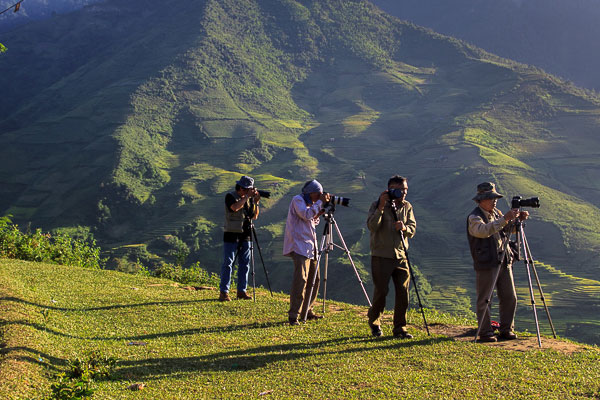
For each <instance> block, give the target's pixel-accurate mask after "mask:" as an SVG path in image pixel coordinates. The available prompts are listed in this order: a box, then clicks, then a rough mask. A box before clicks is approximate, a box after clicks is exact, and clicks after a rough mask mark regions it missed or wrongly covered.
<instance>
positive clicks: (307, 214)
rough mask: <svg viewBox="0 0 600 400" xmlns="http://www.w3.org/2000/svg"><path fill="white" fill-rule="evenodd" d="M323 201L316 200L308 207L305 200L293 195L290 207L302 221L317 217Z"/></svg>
mask: <svg viewBox="0 0 600 400" xmlns="http://www.w3.org/2000/svg"><path fill="white" fill-rule="evenodd" d="M322 204H323V203H322V202H321V200H317V201H316V202H315V203H313V204H312V205H311V206H310V207H307V206H306V202H305V201H304V199H302V197H294V198H293V199H292V208H293V210H294V213H295V214H296V215H297V216H298V218H300V219H302V220H304V221H311V220H312V219H314V218H318V217H319V216H320V215H321V214H322V212H321V205H322Z"/></svg>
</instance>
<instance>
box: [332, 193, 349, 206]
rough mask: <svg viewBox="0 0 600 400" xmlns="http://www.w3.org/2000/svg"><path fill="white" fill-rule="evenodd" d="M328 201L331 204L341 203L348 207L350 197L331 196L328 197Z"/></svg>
mask: <svg viewBox="0 0 600 400" xmlns="http://www.w3.org/2000/svg"><path fill="white" fill-rule="evenodd" d="M329 202H330V203H332V204H341V205H342V206H344V207H349V206H350V199H349V198H347V197H341V196H333V195H332V196H331V198H330V199H329Z"/></svg>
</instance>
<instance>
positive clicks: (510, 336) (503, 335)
mask: <svg viewBox="0 0 600 400" xmlns="http://www.w3.org/2000/svg"><path fill="white" fill-rule="evenodd" d="M516 338H517V334H516V333H514V332H503V333H501V334H500V335H499V336H498V339H500V340H515V339H516Z"/></svg>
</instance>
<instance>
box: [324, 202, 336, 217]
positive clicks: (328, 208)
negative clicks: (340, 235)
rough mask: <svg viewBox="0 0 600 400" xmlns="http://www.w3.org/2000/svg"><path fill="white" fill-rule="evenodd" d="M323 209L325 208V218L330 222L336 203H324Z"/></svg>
mask: <svg viewBox="0 0 600 400" xmlns="http://www.w3.org/2000/svg"><path fill="white" fill-rule="evenodd" d="M323 209H324V210H325V213H324V214H323V218H325V220H326V221H328V222H329V221H330V220H331V219H332V218H333V214H335V203H334V202H329V203H327V204H325V205H324V207H323Z"/></svg>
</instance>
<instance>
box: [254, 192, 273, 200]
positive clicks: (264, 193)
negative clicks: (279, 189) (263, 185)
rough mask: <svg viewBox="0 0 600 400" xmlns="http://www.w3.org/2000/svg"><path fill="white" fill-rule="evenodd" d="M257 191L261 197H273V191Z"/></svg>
mask: <svg viewBox="0 0 600 400" xmlns="http://www.w3.org/2000/svg"><path fill="white" fill-rule="evenodd" d="M257 192H258V194H259V195H260V197H264V198H265V199H268V198H269V197H271V192H267V191H266V190H257Z"/></svg>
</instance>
